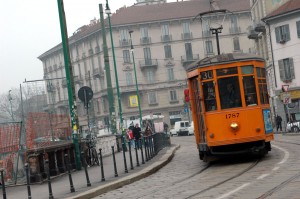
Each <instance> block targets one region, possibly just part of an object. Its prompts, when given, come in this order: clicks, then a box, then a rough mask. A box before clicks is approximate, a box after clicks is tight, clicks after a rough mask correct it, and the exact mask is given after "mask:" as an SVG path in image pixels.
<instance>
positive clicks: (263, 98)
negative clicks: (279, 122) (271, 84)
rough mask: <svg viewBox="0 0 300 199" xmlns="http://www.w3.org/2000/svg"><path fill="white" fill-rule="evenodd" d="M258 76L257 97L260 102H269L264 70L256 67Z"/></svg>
mask: <svg viewBox="0 0 300 199" xmlns="http://www.w3.org/2000/svg"><path fill="white" fill-rule="evenodd" d="M256 71H257V78H258V88H259V97H260V102H261V104H269V96H268V88H267V81H266V70H265V69H264V68H256Z"/></svg>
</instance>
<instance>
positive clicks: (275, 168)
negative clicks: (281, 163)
mask: <svg viewBox="0 0 300 199" xmlns="http://www.w3.org/2000/svg"><path fill="white" fill-rule="evenodd" d="M279 168H280V167H274V168H273V169H272V171H277V170H278V169H279Z"/></svg>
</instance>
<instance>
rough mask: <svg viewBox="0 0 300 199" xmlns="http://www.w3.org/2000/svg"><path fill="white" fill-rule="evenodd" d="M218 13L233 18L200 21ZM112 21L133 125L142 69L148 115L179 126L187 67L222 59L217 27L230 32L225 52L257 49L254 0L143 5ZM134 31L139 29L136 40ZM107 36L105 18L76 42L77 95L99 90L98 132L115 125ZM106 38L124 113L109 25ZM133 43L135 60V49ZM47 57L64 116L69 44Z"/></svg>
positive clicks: (223, 40)
mask: <svg viewBox="0 0 300 199" xmlns="http://www.w3.org/2000/svg"><path fill="white" fill-rule="evenodd" d="M218 9H226V10H228V11H230V12H231V14H224V13H219V14H213V15H209V16H202V19H201V20H199V17H197V16H198V15H199V13H203V12H206V11H209V10H218ZM224 16H225V18H224ZM223 19H224V22H223ZM111 24H112V25H111V29H112V36H113V41H114V52H115V60H116V65H117V67H116V68H117V74H118V83H119V91H120V101H121V106H122V112H123V118H124V120H133V119H135V118H137V117H138V115H139V111H138V107H137V106H136V103H132V102H133V101H132V100H135V99H136V85H135V75H134V65H136V74H137V82H138V87H139V96H140V106H141V109H142V115H143V116H144V115H152V114H157V115H164V122H166V123H168V124H169V125H173V124H174V123H175V121H178V120H184V119H187V118H188V114H187V113H186V111H184V100H183V98H184V92H183V91H184V89H185V88H186V87H187V85H186V72H185V67H186V66H187V65H189V64H190V63H192V62H194V61H197V60H200V59H203V58H205V57H207V56H212V55H215V54H217V46H216V39H215V35H213V34H211V32H210V27H213V26H215V25H217V26H220V25H222V28H223V29H222V33H220V34H219V40H220V49H221V53H229V52H253V49H254V44H253V42H252V41H251V40H249V39H248V38H247V36H248V32H247V28H248V27H249V26H250V25H251V24H252V22H251V12H250V2H249V0H220V1H208V0H191V1H177V2H172V3H167V2H166V1H157V0H156V1H154V0H153V1H151V0H147V1H143V0H138V1H137V3H136V4H135V5H133V6H130V7H123V8H120V9H119V10H117V11H116V13H114V14H112V15H111ZM129 31H133V32H132V33H131V38H130V34H129ZM102 32H103V31H101V24H100V22H99V20H96V19H95V20H92V21H91V23H90V24H89V25H85V26H82V27H81V28H79V29H78V31H76V32H75V33H74V34H73V35H72V36H71V37H70V38H69V46H70V56H71V62H72V67H73V71H74V83H75V84H76V92H77V91H78V89H79V88H81V87H82V86H89V87H91V88H92V90H93V92H94V97H93V99H92V108H91V110H90V111H89V112H90V118H91V119H92V120H93V121H94V124H97V126H98V127H100V126H103V125H104V126H105V125H107V124H108V121H109V109H108V96H107V84H106V75H105V74H106V73H105V71H104V59H103V47H102V45H103V41H102ZM106 38H107V44H108V49H109V62H110V69H111V70H110V73H111V79H112V87H113V91H114V96H115V97H114V100H115V103H114V104H115V110H116V111H118V110H119V109H118V107H117V105H118V103H117V90H116V79H115V71H114V67H113V56H112V49H111V45H110V36H109V27H107V24H106ZM131 43H132V44H133V47H134V56H135V62H133V58H132V54H131V51H130V50H131ZM39 59H40V60H41V61H42V63H43V68H44V75H45V79H53V80H47V81H46V82H47V83H46V84H47V86H48V89H47V96H48V101H49V104H51V103H53V104H55V109H56V111H57V112H59V113H67V112H68V101H67V99H68V96H67V87H66V85H67V84H66V80H65V79H64V77H65V71H64V66H63V63H64V61H63V60H64V58H63V52H62V45H61V44H59V45H57V46H55V47H53V48H52V49H50V50H48V51H47V52H45V53H43V54H42V55H40V56H39ZM55 78H62V79H55ZM77 105H78V113H79V119H80V124H81V125H82V126H84V127H83V128H86V127H85V126H86V125H87V120H86V113H85V109H84V106H83V104H82V103H81V102H80V101H79V100H78V101H77ZM46 109H47V107H46ZM118 114H119V113H118V112H116V115H118ZM117 118H118V117H117Z"/></svg>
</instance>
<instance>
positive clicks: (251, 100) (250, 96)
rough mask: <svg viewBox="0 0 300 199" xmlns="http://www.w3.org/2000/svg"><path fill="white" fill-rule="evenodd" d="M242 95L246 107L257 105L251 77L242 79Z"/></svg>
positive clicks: (253, 82)
mask: <svg viewBox="0 0 300 199" xmlns="http://www.w3.org/2000/svg"><path fill="white" fill-rule="evenodd" d="M243 85H244V93H245V100H246V105H247V106H255V105H257V96H256V89H255V81H254V77H253V76H244V77H243Z"/></svg>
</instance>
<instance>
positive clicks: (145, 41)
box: [140, 37, 151, 45]
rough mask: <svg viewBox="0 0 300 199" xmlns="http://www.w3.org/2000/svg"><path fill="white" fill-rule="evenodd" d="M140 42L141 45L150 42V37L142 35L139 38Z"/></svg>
mask: <svg viewBox="0 0 300 199" xmlns="http://www.w3.org/2000/svg"><path fill="white" fill-rule="evenodd" d="M140 42H141V44H142V45H145V44H150V43H151V37H142V38H141V39H140Z"/></svg>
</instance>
